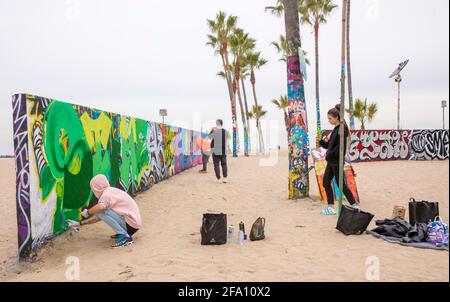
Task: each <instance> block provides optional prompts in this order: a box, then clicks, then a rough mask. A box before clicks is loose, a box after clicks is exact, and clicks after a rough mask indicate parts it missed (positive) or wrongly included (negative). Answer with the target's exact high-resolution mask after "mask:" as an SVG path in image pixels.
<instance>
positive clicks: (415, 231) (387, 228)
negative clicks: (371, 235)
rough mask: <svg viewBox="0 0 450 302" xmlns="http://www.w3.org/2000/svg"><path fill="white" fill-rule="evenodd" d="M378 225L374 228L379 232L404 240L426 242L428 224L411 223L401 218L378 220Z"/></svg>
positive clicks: (374, 230)
mask: <svg viewBox="0 0 450 302" xmlns="http://www.w3.org/2000/svg"><path fill="white" fill-rule="evenodd" d="M375 224H376V225H377V227H376V228H375V229H373V230H372V232H375V233H377V234H380V235H383V236H387V237H395V238H401V239H402V241H403V242H407V243H409V242H424V241H425V240H426V238H427V224H426V223H418V224H415V225H410V224H409V223H408V222H406V221H405V220H403V219H401V218H394V219H384V220H377V221H376V222H375Z"/></svg>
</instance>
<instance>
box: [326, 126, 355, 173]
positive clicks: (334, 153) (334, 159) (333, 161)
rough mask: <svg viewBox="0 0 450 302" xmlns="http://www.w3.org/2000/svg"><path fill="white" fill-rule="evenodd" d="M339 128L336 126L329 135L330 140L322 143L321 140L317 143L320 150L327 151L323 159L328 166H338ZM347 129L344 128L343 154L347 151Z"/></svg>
mask: <svg viewBox="0 0 450 302" xmlns="http://www.w3.org/2000/svg"><path fill="white" fill-rule="evenodd" d="M339 128H340V126H336V127H334V129H333V132H332V133H331V136H330V139H329V140H328V142H324V141H323V140H321V141H320V142H319V144H320V146H321V147H322V148H325V149H327V154H326V157H325V159H326V160H327V162H328V163H329V164H330V165H339V146H340V135H339ZM349 134H350V133H349V130H348V127H347V126H345V127H344V153H345V151H346V150H347V139H348V136H349ZM344 155H345V154H344Z"/></svg>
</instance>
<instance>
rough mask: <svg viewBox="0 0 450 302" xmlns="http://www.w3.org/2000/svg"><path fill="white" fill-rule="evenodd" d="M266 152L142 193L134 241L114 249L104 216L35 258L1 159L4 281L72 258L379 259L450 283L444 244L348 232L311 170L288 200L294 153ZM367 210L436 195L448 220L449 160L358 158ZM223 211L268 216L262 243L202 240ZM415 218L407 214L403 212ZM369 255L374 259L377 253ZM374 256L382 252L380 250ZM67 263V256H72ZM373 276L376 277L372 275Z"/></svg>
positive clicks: (163, 273)
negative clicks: (221, 171) (220, 178)
mask: <svg viewBox="0 0 450 302" xmlns="http://www.w3.org/2000/svg"><path fill="white" fill-rule="evenodd" d="M260 159H261V158H259V157H257V156H253V157H251V158H244V157H240V158H238V159H232V158H229V174H230V176H229V183H228V184H220V183H216V181H215V177H214V173H213V167H212V164H211V163H210V165H209V172H208V174H206V175H201V174H199V173H198V172H197V170H198V169H199V168H194V169H191V170H188V171H185V172H183V173H181V174H179V175H176V176H174V177H172V178H170V179H169V180H166V181H164V182H162V183H160V184H158V185H156V186H154V187H153V188H151V189H150V190H149V191H147V192H145V193H143V194H141V195H139V196H137V197H136V200H137V202H138V204H139V207H140V209H141V212H142V218H143V223H144V225H143V228H142V229H141V230H140V231H139V232H138V233H137V234H136V236H135V244H134V245H132V246H130V247H126V248H122V249H111V248H110V247H109V246H110V244H111V240H110V239H109V236H110V235H111V234H112V232H111V230H110V229H109V228H108V227H107V226H106V225H105V224H104V223H102V222H100V223H97V224H94V225H89V226H85V227H83V228H82V230H81V232H80V233H74V232H67V233H65V234H63V235H62V236H59V237H58V238H57V239H56V240H55V242H53V243H51V244H50V245H49V246H47V247H46V248H45V249H44V250H43V251H42V252H40V253H39V256H38V259H37V261H35V262H34V263H21V264H18V263H17V259H16V257H15V255H16V253H17V239H16V238H17V227H16V205H15V196H14V194H15V181H14V162H13V160H11V159H1V160H0V170H1V172H2V173H1V174H0V186H1V188H2V194H1V195H0V217H1V221H2V222H3V223H2V224H0V233H1V234H2V236H1V237H0V265H1V267H0V280H3V281H66V280H67V279H66V270H67V269H68V268H70V267H71V265H72V264H73V262H72V264H71V262H70V261H71V259H73V258H67V257H69V256H75V257H78V258H77V259H79V264H80V280H81V281H367V280H368V279H367V276H369V277H370V276H373V275H371V274H369V275H367V273H366V272H368V271H369V272H370V271H371V267H373V265H374V262H372V261H373V259H377V260H378V261H379V262H378V263H379V279H380V281H446V282H448V281H449V274H448V272H449V255H448V252H447V251H435V250H424V249H417V248H412V247H405V246H400V245H396V244H390V243H387V242H385V241H383V240H380V239H376V238H374V237H372V236H369V235H365V234H364V235H360V236H348V237H347V236H344V235H343V234H342V233H340V232H339V231H337V230H336V229H335V226H336V217H335V216H334V217H323V216H321V215H320V214H319V212H320V210H321V208H322V203H321V201H320V200H319V197H318V188H317V183H316V180H315V175H314V172H313V171H311V175H310V186H311V190H310V192H311V198H309V199H305V200H298V201H291V200H288V199H287V196H288V193H287V187H288V185H287V174H288V160H287V155H286V151H282V152H281V153H280V154H279V160H278V162H277V163H276V165H274V166H268V167H263V166H260V165H259V162H260ZM354 169H355V171H356V173H357V179H356V181H357V185H358V190H359V194H360V197H361V200H362V209H363V210H365V211H369V212H371V213H373V214H375V218H374V220H373V221H372V223H371V225H370V227H369V229H371V228H373V227H374V225H375V224H374V223H375V219H384V218H391V214H392V209H393V207H394V205H403V206H405V207H406V208H407V207H408V201H409V198H410V197H416V198H417V199H425V200H430V201H438V202H439V203H440V205H439V206H440V213H441V216H442V217H443V219H444V220H445V221H446V222H448V219H449V215H448V212H449V211H448V206H449V189H448V185H449V162H448V161H427V162H415V161H393V162H377V163H361V164H354ZM207 212H219V213H220V212H223V213H226V214H227V215H228V223H229V224H230V223H232V224H234V225H235V226H237V225H238V223H239V222H240V221H241V220H243V221H244V222H245V224H246V230H250V228H251V225H252V223H253V222H254V221H255V220H256V219H257V218H258V217H259V216H261V217H265V218H266V236H267V238H266V239H265V240H264V241H258V242H250V241H246V242H245V244H244V245H243V246H239V245H238V244H237V243H236V240H233V241H231V242H228V243H227V244H226V245H222V246H201V245H200V232H199V229H200V226H201V222H202V214H203V213H207ZM406 216H407V217H408V213H406ZM370 257H372V258H370ZM373 257H377V258H373ZM66 261H69V262H68V263H69V264H66ZM369 280H370V278H369Z"/></svg>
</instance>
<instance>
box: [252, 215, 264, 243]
mask: <svg viewBox="0 0 450 302" xmlns="http://www.w3.org/2000/svg"><path fill="white" fill-rule="evenodd" d="M265 225H266V219H265V218H263V217H259V218H258V219H256V221H255V222H254V223H253V225H252V230H251V231H250V240H251V241H257V240H263V239H264V238H266V236H265V235H264V227H265Z"/></svg>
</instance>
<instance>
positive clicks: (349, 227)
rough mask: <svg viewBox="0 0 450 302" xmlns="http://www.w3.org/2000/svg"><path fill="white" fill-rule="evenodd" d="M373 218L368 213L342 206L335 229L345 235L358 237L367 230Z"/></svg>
mask: <svg viewBox="0 0 450 302" xmlns="http://www.w3.org/2000/svg"><path fill="white" fill-rule="evenodd" d="M373 217H374V215H372V214H370V213H367V212H363V211H361V210H360V209H355V208H351V207H348V206H345V205H343V206H342V209H341V215H340V216H339V219H338V222H337V226H336V229H338V230H339V231H341V232H342V233H344V234H345V235H359V234H362V233H363V232H364V231H365V230H366V229H367V227H368V226H369V223H370V222H371V221H372V219H373Z"/></svg>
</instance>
